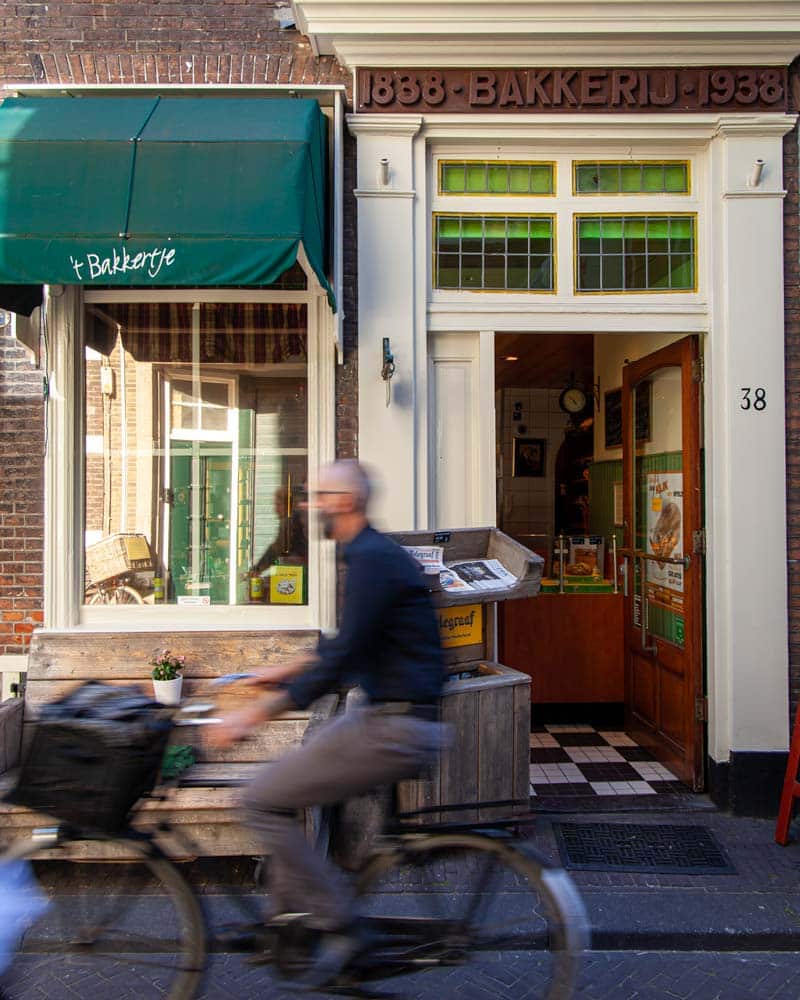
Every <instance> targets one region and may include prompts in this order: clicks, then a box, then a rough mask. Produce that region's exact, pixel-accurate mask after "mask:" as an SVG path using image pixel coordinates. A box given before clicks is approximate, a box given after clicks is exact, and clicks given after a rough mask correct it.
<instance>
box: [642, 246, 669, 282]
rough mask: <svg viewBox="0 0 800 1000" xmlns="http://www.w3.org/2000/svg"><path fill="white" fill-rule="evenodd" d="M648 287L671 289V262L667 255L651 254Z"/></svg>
mask: <svg viewBox="0 0 800 1000" xmlns="http://www.w3.org/2000/svg"><path fill="white" fill-rule="evenodd" d="M647 287H648V288H669V287H670V260H669V257H668V256H667V255H666V254H651V255H650V256H649V257H648V258H647Z"/></svg>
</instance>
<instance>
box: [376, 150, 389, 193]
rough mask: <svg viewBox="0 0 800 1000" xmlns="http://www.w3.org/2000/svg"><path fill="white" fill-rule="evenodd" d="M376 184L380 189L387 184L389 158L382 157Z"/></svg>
mask: <svg viewBox="0 0 800 1000" xmlns="http://www.w3.org/2000/svg"><path fill="white" fill-rule="evenodd" d="M378 183H379V184H380V186H381V187H386V186H387V185H388V183H389V157H388V156H382V157H381V158H380V165H379V167H378Z"/></svg>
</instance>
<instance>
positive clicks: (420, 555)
mask: <svg viewBox="0 0 800 1000" xmlns="http://www.w3.org/2000/svg"><path fill="white" fill-rule="evenodd" d="M403 548H404V549H405V550H406V552H407V553H408V554H409V555H410V556H411V557H412V558H413V559H416V560H417V562H418V563H419V564H420V566H421V567H422V570H423V572H424V573H426V574H427V575H428V576H435V575H436V574H437V573H441V572H442V570H443V569H444V568H445V567H444V563H443V562H442V546H441V545H404V546H403Z"/></svg>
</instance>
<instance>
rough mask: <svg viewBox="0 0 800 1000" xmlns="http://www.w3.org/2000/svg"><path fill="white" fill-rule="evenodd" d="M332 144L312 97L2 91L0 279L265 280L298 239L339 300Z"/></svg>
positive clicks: (13, 282) (283, 264)
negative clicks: (331, 276)
mask: <svg viewBox="0 0 800 1000" xmlns="http://www.w3.org/2000/svg"><path fill="white" fill-rule="evenodd" d="M326 151H327V145H326V120H325V117H324V115H323V114H322V112H321V111H320V108H319V105H318V104H317V102H316V101H313V100H304V99H279V98H270V99H266V98H261V99H255V98H218V97H217V98H188V97H187V98H182V97H163V98H140V97H19V98H8V99H6V100H5V101H4V102H3V104H2V106H0V285H5V286H37V285H41V284H81V285H85V286H93V285H102V286H128V285H138V286H152V287H159V286H161V287H164V286H218V285H228V286H231V285H234V286H235V285H247V286H254V285H255V286H264V285H270V284H272V283H273V282H274V281H275V280H276V279H277V278H278V277H279V276H280V275H281V274H282V273H283V272H284V271H285V270H286V269H287V268H288V267H291V265H292V264H294V262H295V261H296V259H297V255H298V252H299V249H300V246H301V244H302V246H303V248H304V250H305V254H306V257H307V259H308V262H309V264H310V265H311V267H312V268H313V270H314V273H315V274H316V275H317V277H318V278H319V281H320V283H321V285H322V286H323V287H324V288H325V289H326V290H327V292H328V297H329V299H330V302H331V305H332V306H334V307H335V303H334V300H333V292H332V290H331V288H330V285H329V283H328V280H327V277H326V275H325V242H326V230H327V226H326V219H327V215H326V197H325V180H326ZM15 294H16V295H19V289H17V290H16V292H15ZM1 300H2V294H1V293H0V305H2V301H1Z"/></svg>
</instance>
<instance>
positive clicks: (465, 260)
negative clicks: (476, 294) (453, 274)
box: [460, 254, 483, 288]
mask: <svg viewBox="0 0 800 1000" xmlns="http://www.w3.org/2000/svg"><path fill="white" fill-rule="evenodd" d="M482 284H483V257H481V256H479V255H477V254H464V255H463V256H462V258H461V286H460V287H461V288H481V287H482Z"/></svg>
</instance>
